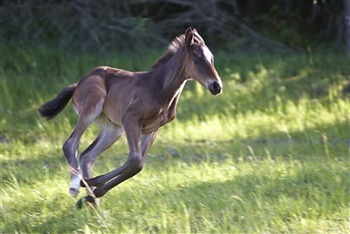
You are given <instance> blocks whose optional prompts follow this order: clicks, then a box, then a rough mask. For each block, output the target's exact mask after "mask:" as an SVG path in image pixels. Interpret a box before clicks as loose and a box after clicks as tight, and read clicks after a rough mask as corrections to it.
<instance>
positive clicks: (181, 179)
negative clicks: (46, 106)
mask: <svg viewBox="0 0 350 234" xmlns="http://www.w3.org/2000/svg"><path fill="white" fill-rule="evenodd" d="M1 52H2V55H3V56H2V58H1V67H0V71H1V77H2V78H1V90H0V92H1V95H2V97H1V100H2V103H1V138H0V139H1V143H0V146H1V166H2V178H1V197H2V203H1V229H0V230H1V232H2V233H194V232H198V233H306V232H310V233H346V232H348V231H349V204H350V203H349V202H350V200H349V189H350V187H349V166H350V160H349V143H350V142H349V141H350V136H349V129H350V118H349V112H348V110H349V109H350V102H349V93H347V92H346V89H344V88H343V87H344V85H345V83H346V81H347V80H349V79H350V71H349V69H350V68H349V66H348V64H347V61H346V59H345V55H343V54H335V53H332V52H330V53H325V52H323V53H317V52H311V51H310V52H309V53H306V54H299V55H292V56H283V57H282V56H280V55H268V54H256V55H246V54H239V53H237V54H226V53H224V52H218V53H216V64H217V65H216V66H217V68H218V71H219V73H220V74H221V76H222V79H223V82H224V92H223V94H222V95H220V96H218V97H213V96H211V95H210V94H209V92H207V91H206V90H204V88H202V87H201V86H200V85H198V84H196V83H194V82H189V83H188V84H187V86H186V88H185V90H184V92H183V95H182V96H181V99H180V102H179V109H178V118H177V119H176V120H174V122H172V123H170V124H168V125H166V126H164V127H163V128H162V129H161V131H160V133H159V136H158V139H157V140H156V143H155V144H154V146H153V147H152V148H151V150H150V154H149V155H148V156H147V162H146V166H145V169H144V170H143V171H142V172H141V173H140V174H138V175H137V176H135V177H134V178H132V179H130V180H129V181H126V182H124V183H122V184H121V185H120V186H118V187H119V189H118V188H115V189H114V190H112V191H110V192H109V193H108V194H107V195H106V196H105V197H104V198H103V199H102V200H101V207H100V208H99V209H90V208H89V207H85V208H83V209H82V210H76V209H75V208H74V204H75V202H76V199H72V198H71V197H69V195H68V193H67V189H68V185H69V169H68V167H67V164H66V162H65V159H64V157H63V155H62V152H61V144H62V142H63V141H64V140H65V139H66V138H67V137H68V136H69V134H70V133H71V131H72V129H73V127H74V125H75V122H76V116H75V114H74V113H73V111H72V110H71V108H70V107H67V108H66V110H64V111H63V113H62V114H61V115H59V116H58V117H57V118H56V119H54V120H52V121H49V122H46V121H44V120H43V119H40V118H39V116H38V114H37V111H36V109H37V108H38V106H39V105H40V104H42V103H44V102H45V101H47V100H49V99H51V98H53V97H54V96H55V95H56V94H57V93H58V92H59V90H60V89H61V88H62V87H63V86H65V85H68V84H70V83H73V82H76V81H78V80H79V79H80V78H82V76H83V75H84V74H86V73H87V72H88V71H89V70H91V69H92V68H93V67H95V66H98V65H110V66H117V67H121V68H124V69H128V70H146V69H147V68H148V67H150V66H151V65H152V63H153V61H154V60H156V58H157V56H159V55H160V54H161V51H143V52H139V53H138V54H137V55H132V54H127V53H126V54H122V53H119V54H117V55H115V54H112V53H111V54H108V55H106V56H105V57H98V56H96V55H95V54H73V53H72V54H69V53H67V52H64V51H60V50H58V49H50V48H47V47H44V46H39V47H33V48H30V47H26V48H24V47H19V46H17V45H13V44H6V45H1ZM96 134H97V129H96V127H94V126H92V127H91V128H89V129H88V131H87V132H86V134H84V136H83V138H82V142H81V146H80V150H83V149H84V148H86V147H87V146H88V144H89V143H90V142H91V141H92V140H93V139H94V137H96ZM127 153H128V150H127V147H126V142H125V139H121V140H120V141H119V142H118V143H117V144H116V145H115V146H113V147H112V148H111V149H109V150H108V151H106V152H105V153H104V154H103V156H101V157H100V158H99V160H98V162H97V163H96V166H95V172H96V174H100V173H105V172H107V171H110V170H112V169H115V168H116V167H118V166H119V165H121V164H122V163H123V162H124V161H125V157H126V155H127ZM81 193H82V195H81V196H83V195H84V194H83V193H84V191H81Z"/></svg>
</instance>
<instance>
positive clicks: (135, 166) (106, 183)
mask: <svg viewBox="0 0 350 234" xmlns="http://www.w3.org/2000/svg"><path fill="white" fill-rule="evenodd" d="M126 135H127V139H128V143H129V147H130V149H131V150H130V154H129V158H128V160H127V161H126V162H125V163H124V165H122V166H121V167H119V168H118V169H116V170H114V171H111V172H109V173H106V174H104V175H101V176H98V177H95V178H93V179H91V180H88V184H89V185H90V186H96V187H98V188H96V189H95V190H94V196H96V197H101V196H103V195H104V194H106V193H107V192H108V191H109V190H110V189H112V188H113V187H115V186H116V185H118V184H120V183H121V182H123V181H125V180H127V179H129V178H130V177H132V176H134V175H136V174H137V173H138V172H140V171H141V169H142V166H143V163H144V158H145V155H146V154H147V151H148V150H149V148H150V147H151V145H152V144H153V142H154V140H155V138H156V136H157V130H156V131H154V132H152V133H151V134H149V135H142V137H141V138H142V139H141V142H140V140H137V141H133V139H140V136H138V137H137V135H132V133H130V132H129V133H128V132H126ZM133 136H134V137H135V138H132V137H133ZM136 152H141V157H140V154H138V153H136ZM85 200H87V201H89V202H93V201H94V199H93V197H91V196H87V197H86V198H85ZM78 203H79V204H81V201H79V202H78Z"/></svg>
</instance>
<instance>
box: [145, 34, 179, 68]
mask: <svg viewBox="0 0 350 234" xmlns="http://www.w3.org/2000/svg"><path fill="white" fill-rule="evenodd" d="M184 45H185V34H182V35H180V36H178V37H176V38H175V39H174V40H173V41H172V42H171V43H170V44H169V45H168V49H167V51H166V52H165V53H164V54H163V55H162V57H160V58H159V59H158V60H157V61H156V62H155V64H153V65H152V66H151V70H155V69H157V68H158V67H160V66H161V65H163V64H165V63H166V62H168V61H169V60H170V59H171V58H172V57H173V56H174V54H175V53H176V52H177V51H178V50H179V49H181V48H182V47H183V46H184Z"/></svg>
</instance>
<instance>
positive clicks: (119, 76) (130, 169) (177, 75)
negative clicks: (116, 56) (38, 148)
mask: <svg viewBox="0 0 350 234" xmlns="http://www.w3.org/2000/svg"><path fill="white" fill-rule="evenodd" d="M191 78H192V79H194V80H197V81H198V82H199V83H201V84H202V85H204V86H205V87H207V88H208V89H209V91H210V92H211V93H212V94H213V95H216V94H219V93H221V91H222V83H221V80H220V77H219V75H218V73H217V71H216V69H215V67H214V57H213V55H212V53H211V52H210V50H209V49H208V47H207V46H206V45H205V42H204V40H203V38H202V37H201V36H200V35H199V34H198V32H197V31H196V30H195V29H193V30H192V29H191V28H188V29H187V30H186V32H185V34H184V35H180V36H178V37H177V38H175V40H174V41H173V42H172V43H171V44H170V45H169V46H168V50H167V52H166V53H165V54H164V55H163V56H162V57H161V58H160V59H159V60H158V61H157V62H156V64H155V65H153V66H152V69H151V70H150V71H148V72H129V71H125V70H121V69H117V68H111V67H98V68H95V69H94V70H93V71H91V72H90V73H89V74H88V75H87V76H85V77H84V78H83V79H82V80H81V81H80V82H79V83H78V84H73V85H70V86H68V87H66V88H64V89H63V90H62V91H61V92H60V93H59V94H58V95H57V97H56V98H55V99H53V100H52V101H49V102H48V103H46V104H44V105H42V106H41V107H40V109H39V112H40V114H41V116H43V117H46V118H48V119H51V118H53V117H55V116H56V115H57V114H58V113H59V112H60V111H61V110H62V109H63V108H64V107H65V106H66V104H67V103H68V102H69V100H70V99H72V104H73V108H74V111H75V112H76V113H77V114H78V115H79V118H78V122H77V125H76V127H75V129H74V131H73V133H72V134H71V136H70V137H69V138H68V140H67V141H66V142H65V143H64V145H63V152H64V155H65V157H66V159H67V161H68V164H69V166H70V169H71V172H72V175H71V179H72V182H71V185H70V189H69V191H70V194H71V195H72V196H73V197H75V196H77V194H78V193H79V189H80V186H85V183H87V184H88V186H90V187H91V188H94V190H93V192H92V193H90V194H89V196H87V197H86V198H85V199H86V200H87V201H90V202H94V198H98V197H101V196H103V195H104V194H105V193H107V192H108V191H109V190H110V189H112V188H113V187H115V186H116V185H118V184H119V183H121V182H123V181H124V180H127V179H129V178H130V177H132V176H134V175H135V174H137V173H138V172H140V171H141V170H142V167H143V164H144V157H145V155H146V154H147V151H148V149H149V148H150V146H151V145H152V143H153V142H154V140H155V138H156V136H157V132H158V129H159V128H160V127H161V126H162V125H164V124H166V123H168V122H170V121H171V120H173V119H174V118H175V115H176V106H177V102H178V100H179V96H180V94H181V92H182V89H183V87H184V85H185V83H186V80H188V79H191ZM91 122H94V123H95V124H97V125H98V127H99V128H100V133H99V135H98V137H97V138H96V140H95V141H94V142H93V143H92V144H91V145H90V146H89V147H88V148H87V149H86V150H85V151H83V152H82V153H81V155H80V157H79V163H78V161H77V159H76V154H77V153H76V152H77V150H78V148H79V141H80V137H81V136H82V134H83V133H84V131H85V130H86V129H87V127H88V126H89V125H90V124H91ZM124 131H125V133H126V138H127V141H128V145H129V149H130V153H129V157H128V159H127V161H126V162H125V164H124V165H122V166H121V167H119V168H117V169H115V170H113V171H111V172H109V173H106V174H103V175H100V176H97V177H94V178H93V177H92V167H93V165H94V163H95V161H96V159H97V157H98V156H99V155H100V154H101V153H102V152H103V151H104V150H106V149H107V148H109V147H110V146H111V145H113V143H114V142H116V141H117V140H118V139H119V137H120V136H121V135H122V134H123V132H124ZM82 178H84V180H83V181H81V180H82ZM83 182H84V183H83ZM80 204H81V202H80Z"/></svg>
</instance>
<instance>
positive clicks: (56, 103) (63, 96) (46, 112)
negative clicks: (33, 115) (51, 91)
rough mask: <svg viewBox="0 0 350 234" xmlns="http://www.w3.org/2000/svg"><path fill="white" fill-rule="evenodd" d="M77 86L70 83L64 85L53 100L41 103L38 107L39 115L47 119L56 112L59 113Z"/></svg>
mask: <svg viewBox="0 0 350 234" xmlns="http://www.w3.org/2000/svg"><path fill="white" fill-rule="evenodd" d="M77 86H78V84H72V85H69V86H67V87H65V88H64V89H63V90H62V91H61V92H60V93H59V94H58V95H57V97H55V98H54V99H53V100H51V101H49V102H47V103H45V104H43V105H42V106H40V108H39V109H38V111H39V113H40V115H41V117H44V118H46V119H47V120H50V119H52V118H54V117H56V115H58V113H60V112H61V111H62V110H63V109H64V108H65V107H66V105H67V103H68V102H69V100H70V99H71V97H72V96H73V93H74V90H75V88H76V87H77Z"/></svg>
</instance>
